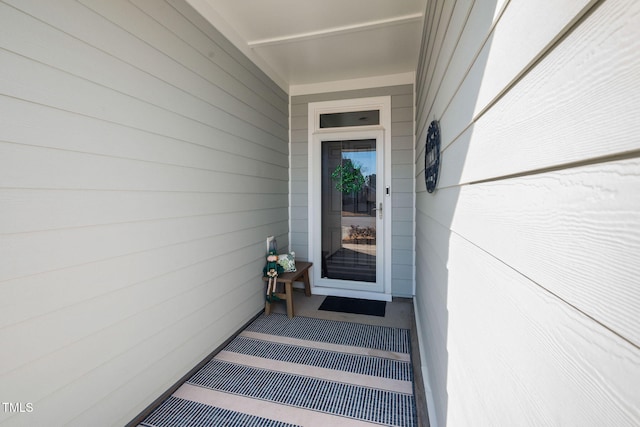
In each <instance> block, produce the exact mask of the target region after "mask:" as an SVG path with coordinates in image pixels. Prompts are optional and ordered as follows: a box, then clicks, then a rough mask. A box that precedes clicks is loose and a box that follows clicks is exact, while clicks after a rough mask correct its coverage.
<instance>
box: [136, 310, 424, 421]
mask: <svg viewBox="0 0 640 427" xmlns="http://www.w3.org/2000/svg"><path fill="white" fill-rule="evenodd" d="M409 343H410V339H409V330H407V329H399V328H390V327H383V326H371V325H362V324H358V323H348V322H338V321H331V320H322V319H312V318H307V317H300V316H298V317H294V318H293V319H289V318H287V316H286V315H283V314H271V315H269V316H265V315H262V316H260V317H258V318H257V319H256V320H255V321H254V322H253V323H252V324H251V325H249V326H248V327H247V328H246V329H245V330H244V331H243V332H242V333H241V334H240V335H238V336H237V337H236V338H235V339H234V340H233V341H231V342H230V343H229V344H228V345H227V346H226V347H225V348H224V349H223V350H222V351H221V352H219V353H218V354H217V355H216V356H215V357H214V358H213V359H212V360H211V361H210V362H209V363H207V364H206V365H205V366H204V367H203V368H202V369H200V370H199V371H198V372H197V373H196V374H195V375H194V376H193V377H191V378H190V379H189V380H188V381H187V382H186V383H185V384H183V385H182V386H181V387H180V388H179V389H178V390H177V391H176V392H175V393H174V394H173V395H172V396H171V397H170V398H169V399H167V400H166V401H165V402H164V403H162V405H160V406H159V407H158V408H157V409H156V410H155V411H154V412H153V413H151V414H150V415H149V416H148V417H147V418H146V419H145V420H144V421H143V422H142V423H141V425H142V426H147V427H170V426H171V427H174V426H193V427H205V426H274V427H275V426H333V425H335V426H338V425H339V426H366V425H389V426H414V425H416V410H415V399H414V396H413V373H412V370H411V361H410V348H409V345H410V344H409Z"/></svg>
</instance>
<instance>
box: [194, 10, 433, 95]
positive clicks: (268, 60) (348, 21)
mask: <svg viewBox="0 0 640 427" xmlns="http://www.w3.org/2000/svg"><path fill="white" fill-rule="evenodd" d="M187 1H188V2H189V3H190V4H191V5H192V6H193V7H194V8H195V9H196V10H197V11H198V12H199V13H200V14H201V15H202V16H204V17H205V18H206V19H207V20H208V21H209V22H211V23H212V24H213V25H214V26H215V27H216V28H217V29H218V30H219V31H220V32H222V33H223V34H224V35H225V37H227V38H228V39H229V40H230V41H231V42H232V43H233V44H235V45H236V47H238V48H239V49H240V50H241V51H242V52H244V53H245V54H246V55H247V56H248V57H249V58H250V59H251V60H252V61H253V62H254V63H256V65H258V66H259V67H260V68H261V69H262V70H263V71H264V72H265V73H267V74H268V75H269V76H270V77H271V78H272V79H273V80H274V81H275V82H276V83H278V84H279V85H280V86H281V87H282V88H283V89H285V90H286V91H287V92H288V91H289V88H290V87H291V86H297V85H308V84H314V83H322V82H330V81H339V80H351V79H359V78H368V77H377V76H387V75H395V74H403V73H413V72H415V70H416V66H417V62H418V51H419V46H420V39H421V29H422V22H423V15H424V11H425V8H426V1H427V0H403V1H389V0H349V1H344V0H322V1H310V0H269V1H266V0H240V1H238V0H187Z"/></svg>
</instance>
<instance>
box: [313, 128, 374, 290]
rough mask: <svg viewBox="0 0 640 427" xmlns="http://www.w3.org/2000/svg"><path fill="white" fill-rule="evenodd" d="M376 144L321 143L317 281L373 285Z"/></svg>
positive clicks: (359, 142) (370, 141)
mask: <svg viewBox="0 0 640 427" xmlns="http://www.w3.org/2000/svg"><path fill="white" fill-rule="evenodd" d="M376 214H377V212H376V140H375V139H366V140H354V141H322V277H326V278H329V279H340V280H354V281H361V282H375V281H376Z"/></svg>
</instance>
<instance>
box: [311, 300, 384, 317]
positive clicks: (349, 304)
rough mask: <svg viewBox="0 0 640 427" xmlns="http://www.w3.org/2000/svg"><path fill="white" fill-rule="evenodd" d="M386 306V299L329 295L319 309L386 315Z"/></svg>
mask: <svg viewBox="0 0 640 427" xmlns="http://www.w3.org/2000/svg"><path fill="white" fill-rule="evenodd" d="M386 307H387V303H386V302H385V301H373V300H368V299H358V298H344V297H334V296H328V297H326V298H325V299H324V301H323V302H322V304H321V305H320V307H319V308H318V310H323V311H337V312H339V313H353V314H366V315H368V316H379V317H384V312H385V309H386Z"/></svg>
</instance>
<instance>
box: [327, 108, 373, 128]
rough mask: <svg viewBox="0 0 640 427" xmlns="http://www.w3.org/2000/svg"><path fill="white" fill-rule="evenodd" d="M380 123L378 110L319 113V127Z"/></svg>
mask: <svg viewBox="0 0 640 427" xmlns="http://www.w3.org/2000/svg"><path fill="white" fill-rule="evenodd" d="M379 124H380V110H367V111H351V112H348V113H328V114H320V129H326V128H341V127H348V126H371V125H379Z"/></svg>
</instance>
